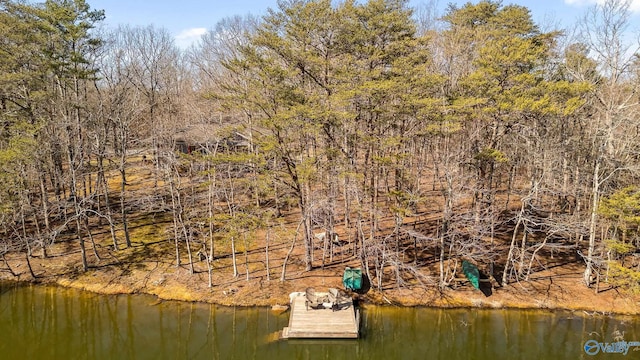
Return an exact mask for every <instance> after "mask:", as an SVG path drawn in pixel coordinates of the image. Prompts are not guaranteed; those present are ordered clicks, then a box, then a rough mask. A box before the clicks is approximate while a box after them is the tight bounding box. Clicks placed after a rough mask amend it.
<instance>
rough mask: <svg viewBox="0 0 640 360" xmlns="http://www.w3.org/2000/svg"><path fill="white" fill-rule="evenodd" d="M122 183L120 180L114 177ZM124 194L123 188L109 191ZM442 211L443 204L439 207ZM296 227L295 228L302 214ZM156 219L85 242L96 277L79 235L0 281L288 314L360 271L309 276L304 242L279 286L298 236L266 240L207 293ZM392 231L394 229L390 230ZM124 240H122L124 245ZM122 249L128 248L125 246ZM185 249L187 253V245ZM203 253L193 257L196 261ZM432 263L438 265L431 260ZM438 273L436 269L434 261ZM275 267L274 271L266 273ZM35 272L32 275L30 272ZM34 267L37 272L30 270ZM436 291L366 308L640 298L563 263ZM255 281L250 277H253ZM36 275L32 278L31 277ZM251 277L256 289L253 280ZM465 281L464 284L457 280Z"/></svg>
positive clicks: (136, 184)
mask: <svg viewBox="0 0 640 360" xmlns="http://www.w3.org/2000/svg"><path fill="white" fill-rule="evenodd" d="M151 173H152V168H151V167H150V166H149V165H148V164H146V165H145V163H144V161H143V160H138V161H137V163H136V165H135V167H134V168H133V169H132V170H131V174H130V176H129V182H130V185H129V188H128V189H129V190H130V191H133V192H136V193H137V194H136V196H137V197H138V198H141V197H143V196H145V195H148V196H152V195H153V192H154V191H155V190H156V189H155V188H154V187H153V185H152V179H153V177H152V175H151ZM114 179H117V177H116V176H114ZM111 186H112V187H113V188H114V192H115V191H116V189H117V187H118V186H119V185H118V184H117V181H115V180H114V183H113V184H111ZM436 205H437V204H436ZM289 215H290V216H292V218H291V219H288V220H287V221H288V222H289V227H290V228H295V224H296V223H297V220H296V219H295V214H289ZM155 216H156V215H153V216H152V217H149V215H148V214H146V213H142V212H141V213H134V214H131V216H130V227H129V230H130V234H131V240H132V246H131V247H130V248H123V247H122V246H120V249H119V250H118V251H114V250H113V246H112V244H111V240H110V232H109V230H108V228H107V226H106V225H102V227H100V226H99V224H94V231H93V232H94V234H93V237H94V240H95V245H94V244H92V243H91V242H90V241H88V240H86V247H87V258H88V264H89V269H88V271H86V272H83V271H82V265H81V257H80V250H79V246H78V239H77V238H76V237H75V235H74V234H73V232H72V231H70V230H69V231H68V232H67V234H62V235H61V236H60V237H59V238H58V239H57V240H56V242H55V243H54V244H52V245H51V246H50V247H49V248H48V249H47V257H46V258H45V257H44V256H43V254H42V253H41V249H34V254H33V256H31V257H29V258H28V260H29V261H28V262H27V257H26V256H25V254H24V253H9V254H6V255H5V257H4V259H5V261H4V262H3V261H0V279H5V280H12V281H30V282H36V283H41V284H58V285H61V286H66V287H73V288H78V289H82V290H87V291H92V292H96V293H102V294H135V293H146V294H152V295H155V296H157V297H158V298H159V299H160V300H180V301H198V302H207V303H216V304H221V305H237V306H273V305H286V304H288V301H289V294H290V293H291V292H294V291H304V290H305V289H306V288H307V287H314V288H316V289H318V290H319V291H324V290H325V289H326V288H329V287H334V288H340V289H341V288H342V274H343V272H344V269H345V267H347V266H349V267H359V266H360V262H359V260H357V258H358V257H357V256H354V254H353V251H352V247H351V246H350V245H344V246H342V247H341V248H338V249H335V251H334V252H333V254H334V257H333V258H332V259H331V258H325V261H324V265H323V261H322V249H316V250H315V251H314V262H313V270H311V271H306V270H305V266H304V262H303V260H302V259H303V254H302V253H301V252H300V250H299V249H300V248H302V246H300V242H299V241H300V240H298V246H297V247H296V249H298V250H296V251H294V252H293V253H292V254H291V257H290V259H289V261H288V262H287V265H286V272H285V276H284V281H281V280H280V279H281V276H282V273H283V263H284V259H285V258H286V257H287V253H288V251H289V249H290V248H291V236H281V237H277V236H275V234H274V236H273V238H272V240H271V241H270V242H271V243H270V244H269V260H268V261H267V258H266V255H265V254H266V251H265V250H266V242H265V236H264V234H258V236H256V239H257V240H255V241H254V243H252V244H251V245H250V246H248V251H247V253H246V256H245V253H244V248H243V247H242V244H238V246H237V249H238V251H237V276H234V275H233V266H232V265H233V262H232V256H231V252H230V247H229V244H223V245H219V246H218V247H217V248H216V252H215V254H214V261H212V278H211V282H212V284H213V286H211V287H209V286H208V284H209V278H208V267H207V264H206V261H202V260H199V259H195V260H194V266H193V273H192V271H191V269H190V266H189V259H188V257H187V254H186V249H184V248H181V250H180V257H181V261H180V262H181V264H180V266H177V265H176V263H177V261H176V255H175V245H174V243H173V241H171V240H170V238H171V237H172V235H171V233H172V232H171V231H169V228H170V227H171V225H172V221H171V220H170V219H168V218H166V217H165V218H162V215H160V217H158V218H156V217H155ZM390 226H391V225H390ZM343 232H344V231H343ZM122 235H123V234H122V230H121V229H119V230H118V237H119V238H120V239H122V238H123V236H122ZM121 245H122V244H121ZM183 246H184V244H183ZM195 251H197V249H195V250H194V252H195ZM429 256H433V255H429ZM434 263H437V260H436V261H434ZM267 264H268V266H267ZM29 265H30V266H29ZM29 267H30V268H31V270H29ZM420 271H422V272H424V275H425V277H426V278H431V279H434V281H432V284H425V283H424V282H422V283H420V282H419V281H411V279H409V281H406V282H405V284H404V285H403V286H402V287H401V288H398V286H397V285H396V282H395V281H394V277H393V275H392V274H389V276H388V277H386V278H384V279H383V283H382V286H381V288H382V289H379V288H378V286H377V283H376V282H375V281H373V283H374V285H373V286H372V287H371V288H370V289H368V291H363V292H362V294H353V295H354V296H358V297H359V298H360V300H361V301H362V303H364V304H367V303H369V304H384V305H391V306H431V307H477V308H540V309H568V310H575V311H586V312H588V313H593V312H598V313H621V314H640V296H637V295H636V296H633V295H630V294H627V293H624V292H622V291H619V290H618V289H615V288H610V287H608V285H606V284H603V285H602V286H601V287H600V291H599V292H598V293H596V292H595V291H594V289H593V288H587V287H585V286H584V285H583V284H582V274H583V271H584V264H583V263H581V262H580V261H565V262H561V263H556V264H553V266H546V268H541V269H538V270H537V271H536V272H534V273H532V274H531V277H530V278H529V280H528V281H523V282H517V283H512V284H510V285H508V286H506V287H498V286H497V283H496V282H495V281H493V282H492V283H488V282H485V283H483V287H482V288H483V291H479V290H476V289H474V288H473V287H472V286H471V285H470V284H469V282H468V281H466V280H465V279H464V278H460V279H459V281H456V282H455V283H454V284H453V285H454V286H452V287H450V288H445V289H442V290H441V289H439V288H438V287H437V285H435V284H436V283H437V274H438V271H437V270H436V269H435V268H433V267H432V268H421V269H420ZM247 272H248V273H249V275H248V276H247ZM32 273H33V275H35V278H34V276H33V275H32ZM247 277H248V279H247ZM459 277H462V275H459Z"/></svg>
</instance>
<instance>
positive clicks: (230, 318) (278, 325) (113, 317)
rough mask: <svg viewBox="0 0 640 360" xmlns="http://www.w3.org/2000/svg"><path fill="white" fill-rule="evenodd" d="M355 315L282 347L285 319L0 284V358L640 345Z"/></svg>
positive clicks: (544, 322) (554, 321) (431, 313)
mask: <svg viewBox="0 0 640 360" xmlns="http://www.w3.org/2000/svg"><path fill="white" fill-rule="evenodd" d="M362 315H363V317H362V324H361V329H362V333H361V335H362V336H361V338H360V339H358V340H329V341H325V340H319V341H295V340H288V341H279V340H277V333H278V331H279V330H281V329H282V328H283V327H284V326H286V325H287V322H288V316H289V314H288V313H285V314H282V315H275V314H274V313H272V312H271V311H269V310H268V309H265V308H227V307H219V306H213V305H207V304H191V303H178V302H162V303H158V302H157V301H156V299H155V298H153V297H147V296H100V295H95V294H91V293H85V292H79V291H74V290H69V289H64V288H56V287H38V286H30V285H16V284H10V285H2V286H0V332H1V333H2V334H3V335H2V337H1V338H0V339H1V340H0V358H3V359H22V358H27V359H332V360H338V359H350V360H352V359H367V360H371V359H491V360H495V359H503V358H518V359H536V360H539V359H580V358H584V359H587V358H593V357H592V356H589V355H587V354H586V353H585V351H584V344H585V342H586V341H587V340H591V339H593V340H596V341H602V342H605V341H608V342H611V341H615V340H618V339H625V340H627V341H640V324H639V323H638V322H637V321H636V320H637V318H633V317H616V318H607V317H587V316H584V314H582V313H576V314H573V313H569V312H540V311H515V310H513V311H502V310H472V309H456V310H439V309H425V308H392V307H366V308H365V309H364V311H363V313H362ZM637 355H640V352H633V349H632V350H630V353H629V354H628V355H627V356H628V357H629V358H635V357H636V356H637ZM621 356H622V355H620V354H598V355H597V358H598V359H607V358H617V359H619V358H620V357H621Z"/></svg>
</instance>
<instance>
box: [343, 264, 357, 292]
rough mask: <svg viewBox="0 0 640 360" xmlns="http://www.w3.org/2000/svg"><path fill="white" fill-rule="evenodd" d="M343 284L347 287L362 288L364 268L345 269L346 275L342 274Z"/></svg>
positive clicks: (350, 288)
mask: <svg viewBox="0 0 640 360" xmlns="http://www.w3.org/2000/svg"><path fill="white" fill-rule="evenodd" d="M342 284H343V285H344V287H345V289H349V290H360V289H362V269H360V268H354V269H352V268H350V267H347V268H346V269H344V275H343V276H342Z"/></svg>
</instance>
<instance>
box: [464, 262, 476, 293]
mask: <svg viewBox="0 0 640 360" xmlns="http://www.w3.org/2000/svg"><path fill="white" fill-rule="evenodd" d="M462 272H463V273H464V276H466V277H467V279H469V281H470V282H471V285H473V287H474V288H476V289H480V272H479V271H478V268H477V267H476V266H475V265H473V264H472V263H470V262H468V261H467V260H463V261H462Z"/></svg>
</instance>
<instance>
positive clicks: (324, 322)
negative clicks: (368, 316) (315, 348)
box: [282, 294, 360, 339]
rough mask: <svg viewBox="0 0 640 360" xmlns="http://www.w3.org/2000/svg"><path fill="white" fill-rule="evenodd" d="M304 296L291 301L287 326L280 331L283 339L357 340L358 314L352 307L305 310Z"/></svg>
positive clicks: (351, 305)
mask: <svg viewBox="0 0 640 360" xmlns="http://www.w3.org/2000/svg"><path fill="white" fill-rule="evenodd" d="M305 301H306V298H305V296H304V295H302V294H301V295H299V296H295V297H293V298H292V299H291V315H290V317H289V326H288V327H285V328H284V329H283V330H282V338H284V339H318V338H327V339H357V338H358V331H359V325H360V313H359V311H358V310H357V309H355V308H354V306H353V301H351V304H350V306H349V307H348V308H343V309H341V310H336V311H334V310H332V309H311V308H309V309H307V307H306V305H305Z"/></svg>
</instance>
